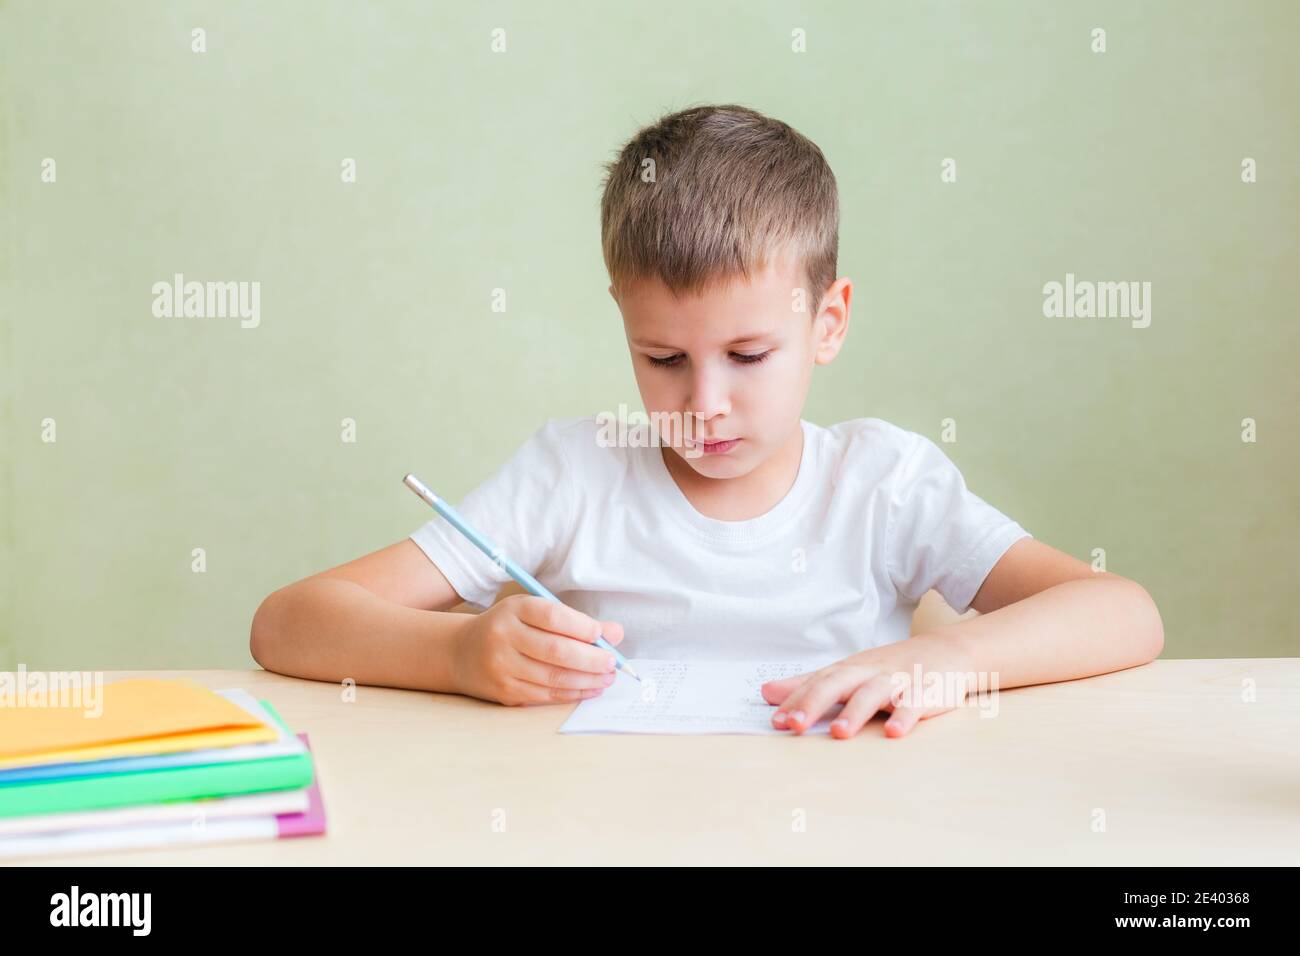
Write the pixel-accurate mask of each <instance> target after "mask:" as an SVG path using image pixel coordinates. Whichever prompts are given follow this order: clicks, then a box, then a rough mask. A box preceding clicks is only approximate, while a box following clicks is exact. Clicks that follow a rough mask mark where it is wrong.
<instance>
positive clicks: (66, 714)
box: [0, 679, 279, 770]
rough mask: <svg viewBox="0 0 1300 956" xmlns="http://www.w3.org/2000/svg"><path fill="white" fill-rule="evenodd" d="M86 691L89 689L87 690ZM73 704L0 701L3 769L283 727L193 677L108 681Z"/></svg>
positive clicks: (268, 735)
mask: <svg viewBox="0 0 1300 956" xmlns="http://www.w3.org/2000/svg"><path fill="white" fill-rule="evenodd" d="M87 690H88V689H87ZM100 691H101V693H100V695H99V699H98V700H97V701H92V700H90V699H89V698H83V699H82V700H81V701H80V702H79V703H78V705H77V706H75V707H40V706H32V707H19V706H13V702H7V704H8V705H7V706H4V707H0V770H4V769H9V768H11V767H34V766H40V765H43V764H52V763H75V762H78V761H82V760H102V759H105V758H108V757H137V756H143V755H147V754H163V753H176V752H177V751H181V750H198V749H203V748H208V747H233V746H236V745H238V744H255V743H262V742H264V741H270V740H275V739H277V737H278V736H279V734H278V732H277V731H276V730H275V729H274V728H272V727H270V726H268V725H267V724H264V723H262V722H261V721H260V720H258V719H257V718H256V717H254V716H253V715H252V714H250V713H249V712H248V711H246V710H244V709H243V708H242V707H240V706H238V705H237V704H234V703H232V702H230V701H229V700H227V699H226V698H224V697H222V696H221V695H220V694H218V693H216V692H215V691H211V690H208V689H207V688H206V687H204V686H202V685H201V684H196V683H195V682H194V681H191V680H184V679H177V680H154V679H131V680H121V681H116V682H114V683H111V684H104V685H102V686H101V688H100Z"/></svg>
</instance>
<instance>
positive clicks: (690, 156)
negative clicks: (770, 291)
mask: <svg viewBox="0 0 1300 956" xmlns="http://www.w3.org/2000/svg"><path fill="white" fill-rule="evenodd" d="M647 160H650V161H652V162H647ZM605 169H606V172H607V175H606V177H605V182H604V194H603V196H602V197H601V203H600V240H601V248H602V250H603V252H604V256H605V268H606V269H607V270H608V271H609V276H610V281H611V283H612V284H613V285H614V287H615V289H616V290H617V289H621V288H625V287H626V286H627V285H630V284H632V283H635V282H637V281H638V280H641V279H654V278H658V279H660V280H662V281H663V283H664V285H666V286H667V287H668V289H669V290H670V291H671V292H672V293H673V295H674V296H680V295H682V294H683V293H689V294H698V293H700V292H702V291H704V290H705V289H706V288H708V287H709V286H710V285H711V284H713V283H714V282H717V281H723V280H729V279H733V278H739V277H745V278H748V277H749V275H750V274H751V272H753V271H756V270H758V269H761V268H763V267H764V266H765V265H767V264H768V263H769V262H770V261H771V260H772V258H773V257H774V256H775V255H777V254H779V253H783V252H787V251H788V252H792V253H793V254H794V255H795V256H796V257H797V261H800V262H801V263H802V265H803V271H804V278H805V279H806V281H807V282H808V284H809V292H810V295H809V299H810V302H809V307H810V308H812V309H814V310H815V307H816V305H817V303H818V300H819V299H820V298H821V296H822V295H823V294H824V293H825V292H826V289H827V288H829V287H830V285H831V284H832V283H833V282H834V281H835V275H836V256H837V253H838V248H839V196H838V191H837V189H836V185H835V174H834V173H833V172H831V168H830V166H829V164H828V163H827V162H826V158H825V157H824V156H823V155H822V151H821V150H820V149H818V147H817V144H816V143H814V142H813V141H812V140H810V139H808V138H807V137H805V136H803V135H801V134H800V133H798V132H797V131H795V130H794V129H792V128H791V127H790V126H788V125H786V124H785V123H782V122H781V121H780V120H775V119H771V118H770V117H767V116H764V115H763V114H762V113H759V112H756V111H755V110H752V109H749V108H747V107H744V106H735V105H728V106H697V107H693V108H691V109H685V110H681V111H679V112H676V113H670V114H668V115H667V116H664V117H663V118H662V119H660V120H659V121H658V122H656V123H654V124H653V125H651V126H647V127H645V128H644V129H642V130H640V131H639V132H638V133H637V134H636V135H635V136H633V137H632V138H631V139H630V140H629V141H628V142H627V144H626V145H625V146H623V148H622V149H621V150H620V151H619V154H618V158H617V159H615V160H614V161H613V162H611V163H607V164H606V165H605Z"/></svg>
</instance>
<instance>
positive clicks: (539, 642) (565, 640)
mask: <svg viewBox="0 0 1300 956" xmlns="http://www.w3.org/2000/svg"><path fill="white" fill-rule="evenodd" d="M515 650H517V651H518V652H519V653H520V654H521V655H523V656H524V657H528V658H531V659H532V660H534V661H537V662H540V663H541V664H544V665H549V666H552V667H558V668H563V669H567V670H573V671H586V672H587V673H588V674H612V673H613V672H614V663H615V662H614V655H613V654H612V653H611V652H610V651H607V650H605V649H604V648H602V647H593V646H592V645H590V644H584V643H583V642H582V641H575V640H574V639H573V638H571V637H560V636H559V635H558V634H552V633H550V632H549V631H539V630H537V629H536V628H528V629H526V630H525V631H524V632H523V633H522V634H520V635H519V639H518V640H517V641H516V642H515ZM539 683H545V681H541V682H539Z"/></svg>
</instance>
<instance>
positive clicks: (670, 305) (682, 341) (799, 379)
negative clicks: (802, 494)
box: [610, 258, 852, 478]
mask: <svg viewBox="0 0 1300 956" xmlns="http://www.w3.org/2000/svg"><path fill="white" fill-rule="evenodd" d="M803 285H804V283H803V276H802V272H801V270H800V267H799V265H798V264H797V263H796V262H794V261H792V260H790V259H789V258H780V259H776V260H774V261H773V262H771V263H769V265H768V266H767V268H766V269H764V270H763V271H762V272H759V273H754V274H752V275H751V276H750V278H749V280H747V281H746V280H744V279H736V280H733V281H730V282H728V283H726V284H719V285H714V286H711V287H710V288H709V289H708V290H707V291H706V292H704V293H703V294H701V295H698V296H694V297H690V298H683V299H680V300H678V299H674V298H673V295H672V293H671V292H670V291H669V290H668V287H667V286H665V285H664V284H663V282H662V281H661V280H659V279H657V278H656V279H654V280H644V281H641V282H638V283H635V284H633V285H632V286H631V287H630V288H628V289H624V290H622V292H621V293H619V292H616V291H615V289H614V288H613V287H612V286H611V287H610V294H611V295H612V296H614V301H615V302H617V303H618V306H619V310H620V311H621V312H622V314H623V325H624V329H625V330H626V332H627V339H628V347H629V349H630V350H631V353H632V368H633V371H634V373H635V375H636V381H637V387H638V388H639V389H640V392H641V400H642V401H643V402H644V403H645V409H646V412H648V413H650V414H651V415H653V414H654V413H656V412H659V413H669V414H671V415H672V417H673V418H674V419H681V420H683V421H684V422H685V428H686V429H687V430H686V432H685V434H684V435H682V434H681V433H680V432H678V433H677V434H675V435H671V436H670V435H667V434H664V435H663V441H664V443H665V444H670V445H671V447H672V449H673V453H674V454H677V455H679V456H680V457H681V458H683V459H684V460H685V461H687V462H689V463H690V467H691V468H692V469H693V470H694V471H695V472H696V473H698V474H699V475H701V476H703V477H706V478H738V477H740V476H742V475H746V474H749V473H750V472H752V471H754V470H755V469H756V468H758V467H759V466H760V465H762V464H763V463H764V462H767V461H769V460H772V459H773V457H774V456H777V455H778V453H781V452H786V453H787V455H797V454H798V449H799V448H800V447H802V438H801V437H800V435H799V419H800V418H801V416H802V412H803V406H804V400H805V399H806V398H807V395H808V387H809V384H810V383H811V380H812V368H813V366H814V365H825V364H827V363H828V362H830V361H831V360H832V359H833V358H834V357H835V355H836V354H837V353H838V352H839V350H840V346H841V344H842V343H843V341H844V335H845V333H846V332H847V331H848V318H849V300H850V297H851V293H852V283H851V282H850V280H849V279H847V278H841V279H838V280H836V282H835V283H834V284H833V285H832V286H831V287H830V289H828V290H827V291H826V293H825V295H824V296H823V297H822V299H821V301H820V302H808V303H806V304H805V303H801V302H800V299H802V298H803V297H805V296H806V295H807V293H805V292H803V291H802V287H803ZM797 288H798V289H799V290H800V291H799V292H798V294H796V289H797ZM800 305H802V310H801V311H796V307H798V306H800ZM810 312H811V313H815V314H814V315H813V317H812V318H810ZM665 362H666V363H667V364H663V363H665ZM661 432H662V429H661ZM692 439H694V441H692ZM723 439H727V440H732V441H734V442H735V444H733V445H732V446H730V447H726V446H723V447H720V448H717V449H714V448H707V447H702V445H701V443H703V442H714V441H719V440H723ZM792 443H793V451H791V448H792ZM796 460H797V459H796Z"/></svg>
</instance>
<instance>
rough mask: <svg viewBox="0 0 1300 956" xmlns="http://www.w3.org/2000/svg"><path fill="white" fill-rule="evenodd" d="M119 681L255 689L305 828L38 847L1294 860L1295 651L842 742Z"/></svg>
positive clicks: (221, 854)
mask: <svg viewBox="0 0 1300 956" xmlns="http://www.w3.org/2000/svg"><path fill="white" fill-rule="evenodd" d="M142 676H149V677H188V678H191V679H193V680H196V681H199V682H200V683H202V684H205V685H207V686H209V687H212V688H214V689H224V688H228V687H243V688H246V689H247V690H249V691H250V692H251V693H253V694H255V695H256V696H257V697H259V698H262V699H267V700H269V701H271V703H272V704H273V705H274V706H275V708H276V709H277V710H279V712H280V713H281V715H282V716H283V717H284V718H285V720H286V721H287V722H288V723H289V725H290V727H292V728H293V729H294V730H295V731H306V732H307V733H308V734H309V735H310V738H311V743H312V747H313V750H314V752H315V756H316V767H317V773H318V776H319V780H320V784H321V789H322V793H323V796H324V800H325V808H326V813H327V815H328V820H329V832H328V834H327V835H326V836H324V837H312V838H304V839H295V840H278V841H274V842H266V843H246V844H229V845H205V846H193V847H176V848H169V849H163V850H138V851H129V852H114V853H97V854H92V855H82V856H65V857H57V858H50V860H49V861H48V862H50V863H53V864H58V865H68V864H73V865H83V864H84V865H96V864H100V865H102V864H128V865H130V864H163V865H224V864H245V865H255V866H264V865H275V864H291V865H317V864H331V865H332V864H484V865H486V864H570V863H572V864H588V863H592V864H594V863H607V864H627V865H641V864H672V863H684V864H708V863H732V864H734V863H744V864H765V863H766V864H792V863H793V864H798V863H806V864H863V865H868V866H876V867H895V866H899V865H935V864H954V863H955V864H982V863H996V864H1020V863H1025V864H1084V865H1104V866H1119V865H1137V864H1152V865H1154V864H1163V865H1202V864H1207V865H1208V864H1216V865H1218V864H1238V865H1240V864H1273V865H1277V864H1291V865H1294V864H1296V863H1300V658H1279V659H1244V660H1158V661H1155V662H1153V663H1151V664H1148V665H1146V666H1143V667H1138V668H1133V669H1130V670H1126V671H1120V672H1117V673H1114V674H1106V675H1103V676H1100V677H1093V678H1089V679H1087V680H1079V681H1071V682H1068V683H1061V684H1048V685H1042V686H1038V687H1026V688H1016V689H1013V690H1004V691H1002V692H1001V693H1000V694H999V695H998V696H997V713H996V716H991V717H985V716H982V714H981V711H980V710H979V709H978V708H976V707H967V708H962V709H958V710H956V711H952V712H950V713H947V714H944V715H941V716H938V717H934V718H931V719H928V720H924V721H921V722H920V723H919V724H918V725H917V727H916V728H915V729H914V730H913V731H912V732H911V733H910V734H908V735H907V736H906V737H902V738H898V739H890V738H886V737H885V736H884V732H883V729H882V728H883V722H884V717H883V716H880V715H878V716H877V717H876V719H875V720H874V721H872V722H871V723H870V724H868V725H867V727H866V728H865V729H864V730H863V731H862V733H860V734H859V735H858V736H857V737H855V738H853V739H851V740H833V739H831V738H829V737H826V736H818V737H811V736H809V737H795V736H791V735H781V736H774V737H763V736H741V735H726V736H696V737H692V736H651V735H608V736H605V735H602V736H586V735H567V734H559V733H557V730H558V729H559V727H560V725H561V724H562V723H563V722H564V719H565V717H566V716H567V715H568V713H569V712H570V710H571V709H572V707H573V706H574V705H571V704H566V705H556V706H549V707H526V708H510V707H502V706H499V705H495V704H488V703H484V702H481V701H477V700H472V699H470V698H465V697H457V696H447V695H437V694H428V693H423V692H418V691H402V690H391V689H385V688H374V687H358V688H356V700H355V702H350V703H349V702H345V701H344V700H343V689H342V688H341V687H340V686H338V685H336V684H328V683H318V682H314V681H304V680H297V679H294V678H288V677H282V676H279V675H276V674H270V673H267V672H265V671H261V670H250V671H144V672H126V671H119V672H109V673H107V674H105V680H106V681H112V680H117V679H121V678H125V677H142ZM1247 682H1253V688H1254V694H1255V700H1254V701H1253V702H1250V701H1247V700H1244V699H1243V689H1244V688H1246V687H1248V686H1250V684H1248V683H1247ZM1098 811H1100V812H1101V813H1104V824H1105V829H1104V831H1098V830H1096V829H1094V827H1095V826H1096V823H1097V822H1098V821H1099V820H1100V819H1101V817H1100V816H1099V815H1098ZM800 821H802V824H803V825H802V826H800ZM494 824H495V826H494Z"/></svg>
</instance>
